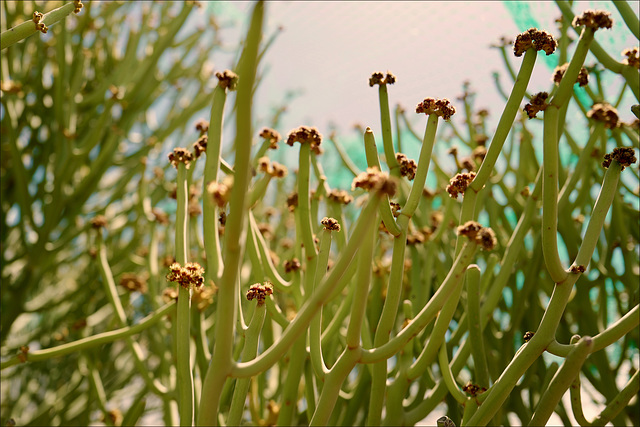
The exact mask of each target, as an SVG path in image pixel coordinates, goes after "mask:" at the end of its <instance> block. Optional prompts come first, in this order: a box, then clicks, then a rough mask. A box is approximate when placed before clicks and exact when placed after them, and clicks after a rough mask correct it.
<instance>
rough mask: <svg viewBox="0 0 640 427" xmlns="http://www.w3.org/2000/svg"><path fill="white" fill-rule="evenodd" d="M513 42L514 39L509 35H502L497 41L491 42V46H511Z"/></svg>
mask: <svg viewBox="0 0 640 427" xmlns="http://www.w3.org/2000/svg"><path fill="white" fill-rule="evenodd" d="M512 44H513V39H511V38H509V37H507V36H502V37H500V38H499V39H498V41H497V42H496V43H491V45H490V47H497V48H501V47H507V46H511V45H512Z"/></svg>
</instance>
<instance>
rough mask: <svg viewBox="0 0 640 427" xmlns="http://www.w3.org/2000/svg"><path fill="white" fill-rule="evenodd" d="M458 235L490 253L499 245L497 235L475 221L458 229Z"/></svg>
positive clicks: (468, 222)
mask: <svg viewBox="0 0 640 427" xmlns="http://www.w3.org/2000/svg"><path fill="white" fill-rule="evenodd" d="M458 234H459V235H461V236H466V237H467V238H468V239H469V240H472V241H475V242H476V243H477V244H478V245H480V247H481V248H482V249H484V250H486V251H490V250H492V249H493V248H495V247H496V245H497V244H498V239H496V234H495V233H494V232H493V230H492V229H490V228H489V227H483V226H481V225H480V224H479V223H477V222H475V221H467V222H465V223H464V224H463V225H461V226H459V227H458Z"/></svg>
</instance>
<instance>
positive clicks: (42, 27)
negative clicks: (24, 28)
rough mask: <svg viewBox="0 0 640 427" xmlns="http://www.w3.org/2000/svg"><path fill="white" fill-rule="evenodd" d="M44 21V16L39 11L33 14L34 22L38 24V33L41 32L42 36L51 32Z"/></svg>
mask: <svg viewBox="0 0 640 427" xmlns="http://www.w3.org/2000/svg"><path fill="white" fill-rule="evenodd" d="M43 19H44V15H43V14H42V13H40V12H38V11H35V12H33V22H34V23H35V24H36V31H40V32H41V33H42V34H47V31H49V27H47V26H46V25H44V22H42V20H43Z"/></svg>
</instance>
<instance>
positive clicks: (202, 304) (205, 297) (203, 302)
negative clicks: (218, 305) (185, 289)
mask: <svg viewBox="0 0 640 427" xmlns="http://www.w3.org/2000/svg"><path fill="white" fill-rule="evenodd" d="M209 283H210V284H212V283H213V282H211V281H209ZM216 290H217V288H216V287H215V286H202V287H200V288H195V289H194V290H193V295H192V296H191V302H192V303H193V305H194V306H196V307H197V309H198V311H205V310H206V309H207V307H209V306H210V305H211V304H213V296H214V295H215V293H216Z"/></svg>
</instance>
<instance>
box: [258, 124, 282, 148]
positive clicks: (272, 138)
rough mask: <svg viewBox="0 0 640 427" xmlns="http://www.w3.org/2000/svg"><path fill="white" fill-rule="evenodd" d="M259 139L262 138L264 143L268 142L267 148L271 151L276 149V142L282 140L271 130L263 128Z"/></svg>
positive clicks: (278, 134)
mask: <svg viewBox="0 0 640 427" xmlns="http://www.w3.org/2000/svg"><path fill="white" fill-rule="evenodd" d="M260 137H262V138H264V139H265V141H269V148H270V149H271V150H275V149H277V148H278V142H280V141H281V140H282V136H280V133H278V132H277V131H275V130H273V129H271V128H263V129H262V130H261V131H260Z"/></svg>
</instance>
